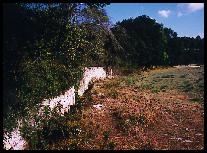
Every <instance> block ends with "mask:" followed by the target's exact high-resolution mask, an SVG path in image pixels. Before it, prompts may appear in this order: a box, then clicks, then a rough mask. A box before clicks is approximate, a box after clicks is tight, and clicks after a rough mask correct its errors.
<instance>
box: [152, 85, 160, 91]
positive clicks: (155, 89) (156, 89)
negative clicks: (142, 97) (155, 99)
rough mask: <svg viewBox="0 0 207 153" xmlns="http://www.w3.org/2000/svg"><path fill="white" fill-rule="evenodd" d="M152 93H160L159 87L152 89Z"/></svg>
mask: <svg viewBox="0 0 207 153" xmlns="http://www.w3.org/2000/svg"><path fill="white" fill-rule="evenodd" d="M151 91H152V93H158V92H160V90H159V89H158V88H157V87H155V86H154V87H153V88H152V90H151Z"/></svg>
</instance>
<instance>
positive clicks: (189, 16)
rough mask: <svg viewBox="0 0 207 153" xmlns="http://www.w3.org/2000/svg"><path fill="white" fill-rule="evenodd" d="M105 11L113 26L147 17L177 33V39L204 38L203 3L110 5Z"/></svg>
mask: <svg viewBox="0 0 207 153" xmlns="http://www.w3.org/2000/svg"><path fill="white" fill-rule="evenodd" d="M105 10H106V12H107V14H108V16H109V17H110V20H111V22H112V23H113V24H115V23H116V22H117V21H122V20H123V19H128V18H130V17H132V18H135V17H137V16H140V15H148V16H149V17H151V18H153V19H155V20H156V21H157V22H158V23H162V24H163V25H164V27H168V28H171V29H172V30H174V31H175V32H177V34H178V36H179V37H182V36H187V37H196V36H197V35H200V36H201V38H203V37H204V4H203V3H111V4H110V5H108V6H106V7H105Z"/></svg>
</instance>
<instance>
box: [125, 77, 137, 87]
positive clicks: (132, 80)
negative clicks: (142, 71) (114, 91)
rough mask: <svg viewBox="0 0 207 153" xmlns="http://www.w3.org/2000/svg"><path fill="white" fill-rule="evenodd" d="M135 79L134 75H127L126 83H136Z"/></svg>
mask: <svg viewBox="0 0 207 153" xmlns="http://www.w3.org/2000/svg"><path fill="white" fill-rule="evenodd" d="M134 82H135V81H134V79H133V78H132V77H127V80H126V83H127V85H133V84H134Z"/></svg>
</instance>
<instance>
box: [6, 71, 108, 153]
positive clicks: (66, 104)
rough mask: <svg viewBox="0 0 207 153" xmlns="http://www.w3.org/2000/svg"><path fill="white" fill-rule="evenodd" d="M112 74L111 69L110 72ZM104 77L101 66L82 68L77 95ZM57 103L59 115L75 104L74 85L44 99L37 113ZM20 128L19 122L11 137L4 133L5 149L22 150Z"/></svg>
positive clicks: (40, 113)
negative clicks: (59, 93)
mask: <svg viewBox="0 0 207 153" xmlns="http://www.w3.org/2000/svg"><path fill="white" fill-rule="evenodd" d="M110 74H112V70H111V72H110ZM104 78H106V71H105V70H104V69H103V67H89V68H85V69H84V73H83V78H82V79H81V80H80V86H79V89H78V95H79V96H82V95H83V94H84V92H85V91H86V90H87V89H88V85H89V83H90V82H91V81H93V80H99V79H104ZM58 105H60V106H61V109H60V111H59V112H58V113H59V114H60V115H64V113H65V112H68V111H69V110H70V106H71V105H75V89H74V87H72V88H70V89H68V90H67V91H66V92H65V93H64V94H61V95H60V96H57V97H55V98H52V99H45V100H43V101H42V103H41V107H40V109H39V112H38V115H39V116H43V115H44V113H43V112H44V107H45V106H48V107H49V108H50V109H51V110H53V109H54V108H55V107H57V106H58ZM32 120H33V119H32V118H31V122H32V125H34V123H33V121H32ZM20 128H21V124H20V125H18V128H16V129H15V130H14V131H13V132H11V137H8V135H9V134H8V133H4V140H3V144H4V148H5V149H6V150H9V149H12V150H24V149H25V147H26V146H27V142H26V141H25V140H24V139H23V138H22V136H21V135H20V131H19V129H20Z"/></svg>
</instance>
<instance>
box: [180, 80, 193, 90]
mask: <svg viewBox="0 0 207 153" xmlns="http://www.w3.org/2000/svg"><path fill="white" fill-rule="evenodd" d="M179 89H180V90H181V91H183V92H189V91H191V90H192V89H193V86H192V85H191V83H190V82H189V81H188V80H185V81H183V82H182V83H181V84H180V86H179Z"/></svg>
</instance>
